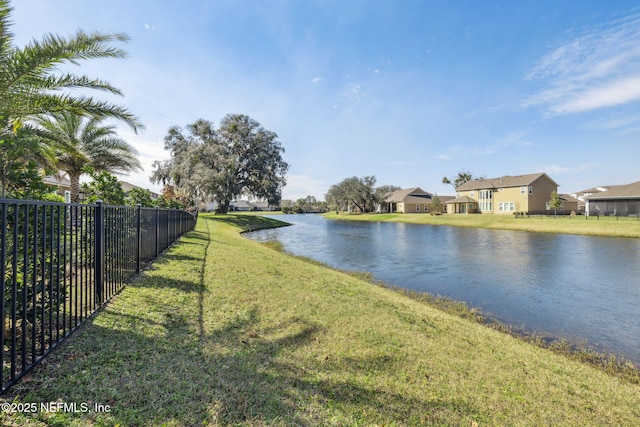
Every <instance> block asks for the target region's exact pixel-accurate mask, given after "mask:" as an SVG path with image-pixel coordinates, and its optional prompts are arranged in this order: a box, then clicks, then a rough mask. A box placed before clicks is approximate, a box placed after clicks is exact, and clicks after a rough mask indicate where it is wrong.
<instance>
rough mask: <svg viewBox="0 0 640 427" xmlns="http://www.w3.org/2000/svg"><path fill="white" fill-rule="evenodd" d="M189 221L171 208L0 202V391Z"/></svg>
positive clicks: (189, 224) (192, 222) (186, 228)
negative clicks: (1, 317) (0, 343)
mask: <svg viewBox="0 0 640 427" xmlns="http://www.w3.org/2000/svg"><path fill="white" fill-rule="evenodd" d="M195 223H196V217H195V216H193V215H191V214H189V213H188V212H185V211H178V210H167V209H157V208H141V207H124V206H108V205H104V204H102V203H98V204H95V205H82V204H68V203H48V202H36V201H24V200H12V199H0V277H1V278H2V286H1V287H0V313H2V315H3V325H2V326H3V327H2V328H0V342H2V343H3V349H2V352H1V353H0V366H1V367H2V369H1V370H0V387H1V389H0V393H2V392H4V391H6V390H7V389H8V388H9V387H11V385H13V384H14V383H15V382H16V381H17V380H19V379H20V378H21V377H22V376H23V375H24V374H25V373H27V372H28V371H29V370H31V369H32V368H33V367H34V366H35V365H36V364H38V363H39V362H40V361H41V360H42V359H43V358H44V357H45V356H46V355H47V354H48V353H49V352H50V351H51V350H52V349H54V348H55V347H56V346H57V345H58V344H59V343H60V342H61V341H62V340H63V339H64V338H66V337H67V336H68V335H69V334H71V333H72V332H73V331H74V330H75V329H76V328H77V327H78V326H79V325H80V324H81V323H82V322H83V321H84V320H86V319H87V318H88V317H89V316H91V314H92V313H94V312H95V311H96V310H97V309H98V308H100V307H101V306H102V305H103V304H104V302H106V301H108V300H109V299H110V298H111V297H112V296H114V295H115V294H116V293H118V292H120V290H122V288H123V287H124V285H125V283H126V282H127V281H128V280H130V279H131V278H132V277H133V276H135V275H136V274H138V273H139V272H140V271H141V270H142V269H144V268H145V267H146V266H147V265H148V264H149V263H150V262H151V261H152V260H153V259H154V258H155V257H157V256H158V255H159V254H160V253H162V252H163V251H164V250H165V249H166V248H168V247H169V246H170V245H171V244H172V243H173V242H174V241H176V240H177V239H178V238H179V237H180V236H181V235H183V234H184V233H186V232H188V231H191V230H193V229H194V227H195Z"/></svg>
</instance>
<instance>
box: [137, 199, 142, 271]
mask: <svg viewBox="0 0 640 427" xmlns="http://www.w3.org/2000/svg"><path fill="white" fill-rule="evenodd" d="M141 210H142V206H141V205H140V204H138V205H136V246H137V248H136V274H140V246H141V243H142V230H141V222H142V218H141V216H142V215H141V212H140V211H141Z"/></svg>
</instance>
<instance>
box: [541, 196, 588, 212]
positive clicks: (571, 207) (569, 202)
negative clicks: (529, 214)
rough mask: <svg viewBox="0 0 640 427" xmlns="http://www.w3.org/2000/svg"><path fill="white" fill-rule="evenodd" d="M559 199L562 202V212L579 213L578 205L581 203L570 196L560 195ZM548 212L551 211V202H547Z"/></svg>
mask: <svg viewBox="0 0 640 427" xmlns="http://www.w3.org/2000/svg"><path fill="white" fill-rule="evenodd" d="M558 198H559V199H560V200H561V201H562V204H561V205H560V210H561V211H565V212H576V213H577V212H578V205H579V204H580V201H579V200H578V199H576V198H575V197H572V196H571V195H569V194H558ZM547 210H551V206H549V202H547Z"/></svg>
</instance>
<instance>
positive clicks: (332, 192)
mask: <svg viewBox="0 0 640 427" xmlns="http://www.w3.org/2000/svg"><path fill="white" fill-rule="evenodd" d="M375 183H376V177H375V176H365V177H362V178H358V177H357V176H353V177H351V178H345V179H344V180H342V181H341V182H340V183H338V184H335V185H332V186H331V187H329V191H328V192H327V194H326V195H325V200H326V201H327V204H328V208H330V209H332V210H335V211H336V213H337V212H339V211H340V210H344V209H348V208H349V207H350V206H354V207H356V208H358V209H359V210H360V212H373V211H374V210H375V208H376V206H377V205H379V204H380V203H382V202H383V201H384V197H385V196H386V195H387V194H388V193H389V192H390V191H394V190H397V189H398V187H394V186H390V185H386V186H381V187H378V188H376V187H374V186H375Z"/></svg>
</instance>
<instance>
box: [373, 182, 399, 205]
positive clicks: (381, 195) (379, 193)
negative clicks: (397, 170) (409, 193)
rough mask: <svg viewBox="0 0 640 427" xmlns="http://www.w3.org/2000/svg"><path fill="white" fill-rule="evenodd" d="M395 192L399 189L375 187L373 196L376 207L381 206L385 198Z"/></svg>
mask: <svg viewBox="0 0 640 427" xmlns="http://www.w3.org/2000/svg"><path fill="white" fill-rule="evenodd" d="M397 190H400V187H398V186H395V185H381V186H380V187H376V189H375V191H374V194H373V195H374V198H375V202H376V205H382V204H383V203H384V201H385V199H386V198H387V196H389V194H391V193H393V192H394V191H397Z"/></svg>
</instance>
